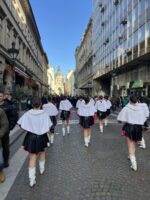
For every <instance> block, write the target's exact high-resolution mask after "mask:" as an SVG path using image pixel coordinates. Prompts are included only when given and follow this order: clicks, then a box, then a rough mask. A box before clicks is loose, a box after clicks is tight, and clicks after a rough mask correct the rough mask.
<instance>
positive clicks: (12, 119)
mask: <svg viewBox="0 0 150 200" xmlns="http://www.w3.org/2000/svg"><path fill="white" fill-rule="evenodd" d="M4 98H5V94H4V89H3V88H0V108H2V109H3V110H4V112H5V114H6V116H7V119H8V122H9V130H8V131H7V134H5V135H4V136H3V137H2V139H1V142H2V148H3V157H4V167H8V166H9V154H10V152H9V133H10V130H12V129H13V128H14V127H15V125H16V123H17V120H18V114H17V111H16V108H15V106H14V104H13V103H12V102H11V103H10V102H9V101H5V99H4Z"/></svg>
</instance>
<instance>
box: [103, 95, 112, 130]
mask: <svg viewBox="0 0 150 200" xmlns="http://www.w3.org/2000/svg"><path fill="white" fill-rule="evenodd" d="M104 100H105V104H106V109H107V111H106V118H105V121H104V124H105V126H107V125H108V117H109V115H110V109H111V106H112V104H111V101H110V100H109V99H108V96H105V97H104Z"/></svg>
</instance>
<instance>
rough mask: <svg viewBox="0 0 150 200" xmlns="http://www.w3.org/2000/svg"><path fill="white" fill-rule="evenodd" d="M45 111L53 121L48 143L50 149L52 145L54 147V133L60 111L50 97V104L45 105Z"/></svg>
mask: <svg viewBox="0 0 150 200" xmlns="http://www.w3.org/2000/svg"><path fill="white" fill-rule="evenodd" d="M43 110H45V112H47V114H48V116H49V117H50V119H51V122H52V124H53V125H52V126H51V128H50V131H49V133H48V138H49V141H50V143H49V142H48V147H49V146H50V144H51V145H52V144H53V143H54V132H55V126H56V124H57V115H58V110H57V108H56V106H55V105H54V104H53V98H52V97H48V103H47V104H44V105H43Z"/></svg>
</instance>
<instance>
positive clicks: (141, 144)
mask: <svg viewBox="0 0 150 200" xmlns="http://www.w3.org/2000/svg"><path fill="white" fill-rule="evenodd" d="M139 145H140V146H139V147H140V148H142V149H145V148H146V144H145V140H144V138H143V137H142V140H141V141H140V142H139Z"/></svg>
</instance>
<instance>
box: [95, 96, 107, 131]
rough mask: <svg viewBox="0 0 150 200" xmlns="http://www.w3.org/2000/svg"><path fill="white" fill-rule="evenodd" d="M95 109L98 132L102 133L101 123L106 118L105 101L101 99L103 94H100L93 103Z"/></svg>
mask: <svg viewBox="0 0 150 200" xmlns="http://www.w3.org/2000/svg"><path fill="white" fill-rule="evenodd" d="M95 109H96V111H97V117H98V119H99V129H100V132H101V133H103V124H104V121H105V118H106V111H107V108H106V103H105V101H104V99H103V96H100V97H99V98H98V100H97V101H96V104H95Z"/></svg>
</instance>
